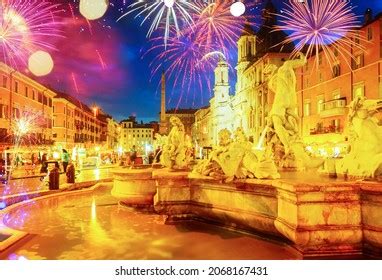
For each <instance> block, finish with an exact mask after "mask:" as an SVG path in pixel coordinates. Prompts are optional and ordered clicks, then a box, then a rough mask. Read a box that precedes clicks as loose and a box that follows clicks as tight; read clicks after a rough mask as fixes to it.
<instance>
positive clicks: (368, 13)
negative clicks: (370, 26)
mask: <svg viewBox="0 0 382 280" xmlns="http://www.w3.org/2000/svg"><path fill="white" fill-rule="evenodd" d="M372 20H373V11H372V10H371V9H370V8H368V9H366V11H365V23H366V24H367V23H369V22H371V21H372Z"/></svg>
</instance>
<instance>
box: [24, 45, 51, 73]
mask: <svg viewBox="0 0 382 280" xmlns="http://www.w3.org/2000/svg"><path fill="white" fill-rule="evenodd" d="M53 67H54V63H53V59H52V57H51V56H50V54H49V53H47V52H44V51H37V52H35V53H33V54H32V55H31V56H30V57H29V60H28V68H29V71H31V72H32V73H33V74H34V75H35V76H39V77H40V76H46V75H48V74H49V73H50V72H52V70H53Z"/></svg>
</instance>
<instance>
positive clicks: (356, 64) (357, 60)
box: [352, 54, 365, 70]
mask: <svg viewBox="0 0 382 280" xmlns="http://www.w3.org/2000/svg"><path fill="white" fill-rule="evenodd" d="M364 64H365V58H364V54H359V55H356V56H355V57H354V59H352V68H353V70H356V69H359V68H362V67H363V66H364Z"/></svg>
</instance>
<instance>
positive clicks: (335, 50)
mask: <svg viewBox="0 0 382 280" xmlns="http://www.w3.org/2000/svg"><path fill="white" fill-rule="evenodd" d="M333 53H334V56H335V57H337V56H338V46H334V51H333Z"/></svg>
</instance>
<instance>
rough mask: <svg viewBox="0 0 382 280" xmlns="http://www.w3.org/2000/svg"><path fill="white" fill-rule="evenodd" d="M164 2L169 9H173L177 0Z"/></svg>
mask: <svg viewBox="0 0 382 280" xmlns="http://www.w3.org/2000/svg"><path fill="white" fill-rule="evenodd" d="M163 2H164V5H165V6H166V7H167V8H172V7H173V6H174V4H175V0H164V1H163Z"/></svg>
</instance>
